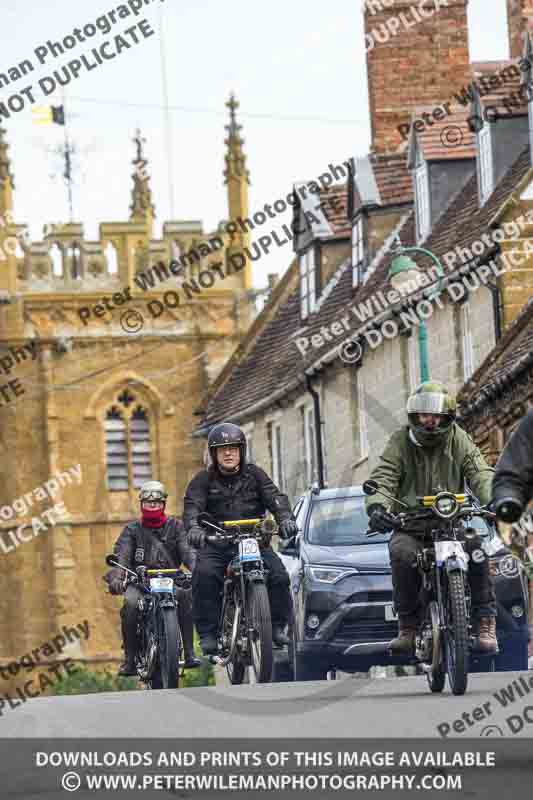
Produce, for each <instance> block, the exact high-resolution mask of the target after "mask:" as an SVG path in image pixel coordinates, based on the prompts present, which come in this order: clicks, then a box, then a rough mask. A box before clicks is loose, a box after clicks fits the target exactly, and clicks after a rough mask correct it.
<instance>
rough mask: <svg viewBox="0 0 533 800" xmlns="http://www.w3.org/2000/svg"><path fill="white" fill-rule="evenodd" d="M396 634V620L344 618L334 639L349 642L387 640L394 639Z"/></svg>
mask: <svg viewBox="0 0 533 800" xmlns="http://www.w3.org/2000/svg"><path fill="white" fill-rule="evenodd" d="M397 634H398V623H397V622H380V621H379V620H377V619H375V620H374V619H358V620H357V621H350V620H344V622H342V624H341V625H340V627H339V628H338V630H337V632H336V634H335V639H349V640H350V641H351V642H359V641H361V642H369V641H370V642H371V641H382V640H383V641H388V640H389V639H394V637H395V636H397Z"/></svg>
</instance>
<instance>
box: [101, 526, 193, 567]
mask: <svg viewBox="0 0 533 800" xmlns="http://www.w3.org/2000/svg"><path fill="white" fill-rule="evenodd" d="M161 544H162V545H163V546H164V548H165V549H166V551H167V553H168V556H167V555H166V554H165V552H164V550H163V547H161ZM113 553H114V554H115V555H116V557H117V560H118V561H120V563H121V564H124V566H126V567H129V568H130V569H132V570H134V569H135V567H138V566H139V564H144V565H145V566H146V567H148V568H149V569H155V568H157V567H166V568H168V569H175V568H176V567H179V566H180V564H185V565H186V566H187V567H188V568H189V569H190V570H191V571H192V570H193V568H194V563H195V559H196V553H195V551H194V550H193V549H192V548H191V547H189V545H188V544H187V537H186V535H185V529H184V527H183V523H182V521H181V520H180V519H178V518H177V517H169V518H168V519H167V521H166V523H165V524H164V526H163V527H162V528H145V527H144V526H143V525H142V524H141V522H140V521H139V520H135V521H134V522H129V523H128V524H127V525H126V527H125V528H124V530H123V531H122V533H121V534H120V536H119V537H118V539H117V541H116V542H115V546H114V547H113ZM170 562H172V563H170ZM111 572H112V573H113V574H123V573H122V570H119V569H118V568H115V569H114V570H112V571H111ZM108 576H109V577H108V579H109V578H110V577H112V575H111V574H110V573H108Z"/></svg>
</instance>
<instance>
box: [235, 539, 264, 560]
mask: <svg viewBox="0 0 533 800" xmlns="http://www.w3.org/2000/svg"><path fill="white" fill-rule="evenodd" d="M260 557H261V554H260V552H259V544H258V542H257V539H242V541H240V542H239V560H240V561H241V562H242V561H257V560H258V559H259V558H260Z"/></svg>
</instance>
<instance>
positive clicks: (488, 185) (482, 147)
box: [478, 123, 494, 205]
mask: <svg viewBox="0 0 533 800" xmlns="http://www.w3.org/2000/svg"><path fill="white" fill-rule="evenodd" d="M478 143H479V160H478V176H479V199H480V202H481V205H483V204H484V203H485V202H486V201H487V200H488V199H489V197H490V196H491V194H492V189H493V185H494V166H493V157H492V138H491V134H490V125H489V124H487V123H485V124H484V125H483V127H482V129H481V130H480V132H479V134H478Z"/></svg>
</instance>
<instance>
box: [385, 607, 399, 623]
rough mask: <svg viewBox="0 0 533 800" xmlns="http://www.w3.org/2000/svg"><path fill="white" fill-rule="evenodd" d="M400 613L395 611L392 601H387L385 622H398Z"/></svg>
mask: <svg viewBox="0 0 533 800" xmlns="http://www.w3.org/2000/svg"><path fill="white" fill-rule="evenodd" d="M397 619H398V614H396V612H395V611H394V606H393V605H392V603H387V605H386V606H385V622H396V620H397Z"/></svg>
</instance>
